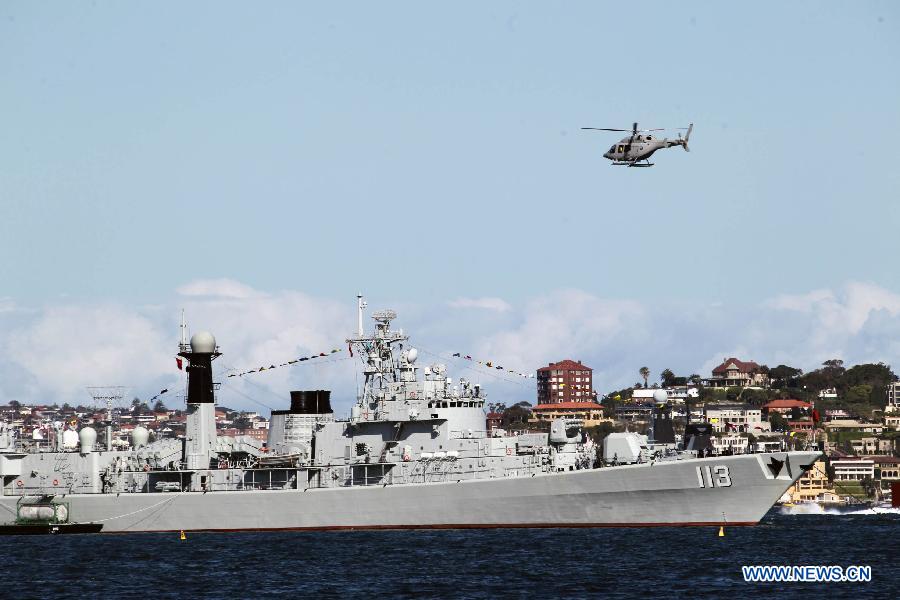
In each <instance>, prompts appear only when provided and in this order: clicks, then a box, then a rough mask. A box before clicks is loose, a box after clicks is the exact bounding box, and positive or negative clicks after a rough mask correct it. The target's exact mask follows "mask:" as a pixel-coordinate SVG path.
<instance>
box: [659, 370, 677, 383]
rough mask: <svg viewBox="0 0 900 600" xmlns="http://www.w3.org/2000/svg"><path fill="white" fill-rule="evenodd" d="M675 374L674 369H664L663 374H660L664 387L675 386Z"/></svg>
mask: <svg viewBox="0 0 900 600" xmlns="http://www.w3.org/2000/svg"><path fill="white" fill-rule="evenodd" d="M675 379H676V377H675V373H673V372H672V369H663V372H662V373H660V374H659V380H660V381H661V382H662V384H663V387H672V386H673V385H675Z"/></svg>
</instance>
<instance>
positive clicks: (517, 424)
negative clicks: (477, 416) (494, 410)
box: [500, 400, 531, 429]
mask: <svg viewBox="0 0 900 600" xmlns="http://www.w3.org/2000/svg"><path fill="white" fill-rule="evenodd" d="M530 418H531V403H530V402H526V401H524V400H523V401H522V402H517V403H516V404H513V405H512V406H510V407H509V408H507V409H505V410H504V411H503V416H502V417H501V419H500V422H501V423H502V424H503V427H504V428H507V429H525V428H526V427H528V420H529V419H530Z"/></svg>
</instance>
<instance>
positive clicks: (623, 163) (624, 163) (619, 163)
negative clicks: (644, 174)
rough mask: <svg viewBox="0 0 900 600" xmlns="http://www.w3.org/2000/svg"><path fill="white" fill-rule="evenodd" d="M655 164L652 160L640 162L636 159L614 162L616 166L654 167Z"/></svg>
mask: <svg viewBox="0 0 900 600" xmlns="http://www.w3.org/2000/svg"><path fill="white" fill-rule="evenodd" d="M653 164H654V163H652V162H645V163H639V162H636V161H635V162H624V161H619V162H614V163H613V165H614V166H616V167H652V166H653Z"/></svg>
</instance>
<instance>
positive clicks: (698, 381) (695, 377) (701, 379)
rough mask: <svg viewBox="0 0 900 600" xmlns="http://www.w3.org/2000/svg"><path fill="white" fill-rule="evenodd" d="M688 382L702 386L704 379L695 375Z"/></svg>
mask: <svg viewBox="0 0 900 600" xmlns="http://www.w3.org/2000/svg"><path fill="white" fill-rule="evenodd" d="M688 381H689V382H691V383H693V384H694V385H700V382H701V381H703V378H702V377H700V376H699V375H697V374H696V373H694V374H693V375H691V376H690V377H688Z"/></svg>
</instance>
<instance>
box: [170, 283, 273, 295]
mask: <svg viewBox="0 0 900 600" xmlns="http://www.w3.org/2000/svg"><path fill="white" fill-rule="evenodd" d="M178 294H180V295H182V296H210V297H218V298H238V299H244V298H253V297H256V296H260V295H261V294H260V293H259V292H257V291H256V290H254V289H253V288H251V287H249V286H246V285H244V284H243V283H240V282H238V281H234V280H233V279H198V280H197V281H192V282H190V283H187V284H185V285H183V286H181V287H180V288H178Z"/></svg>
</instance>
